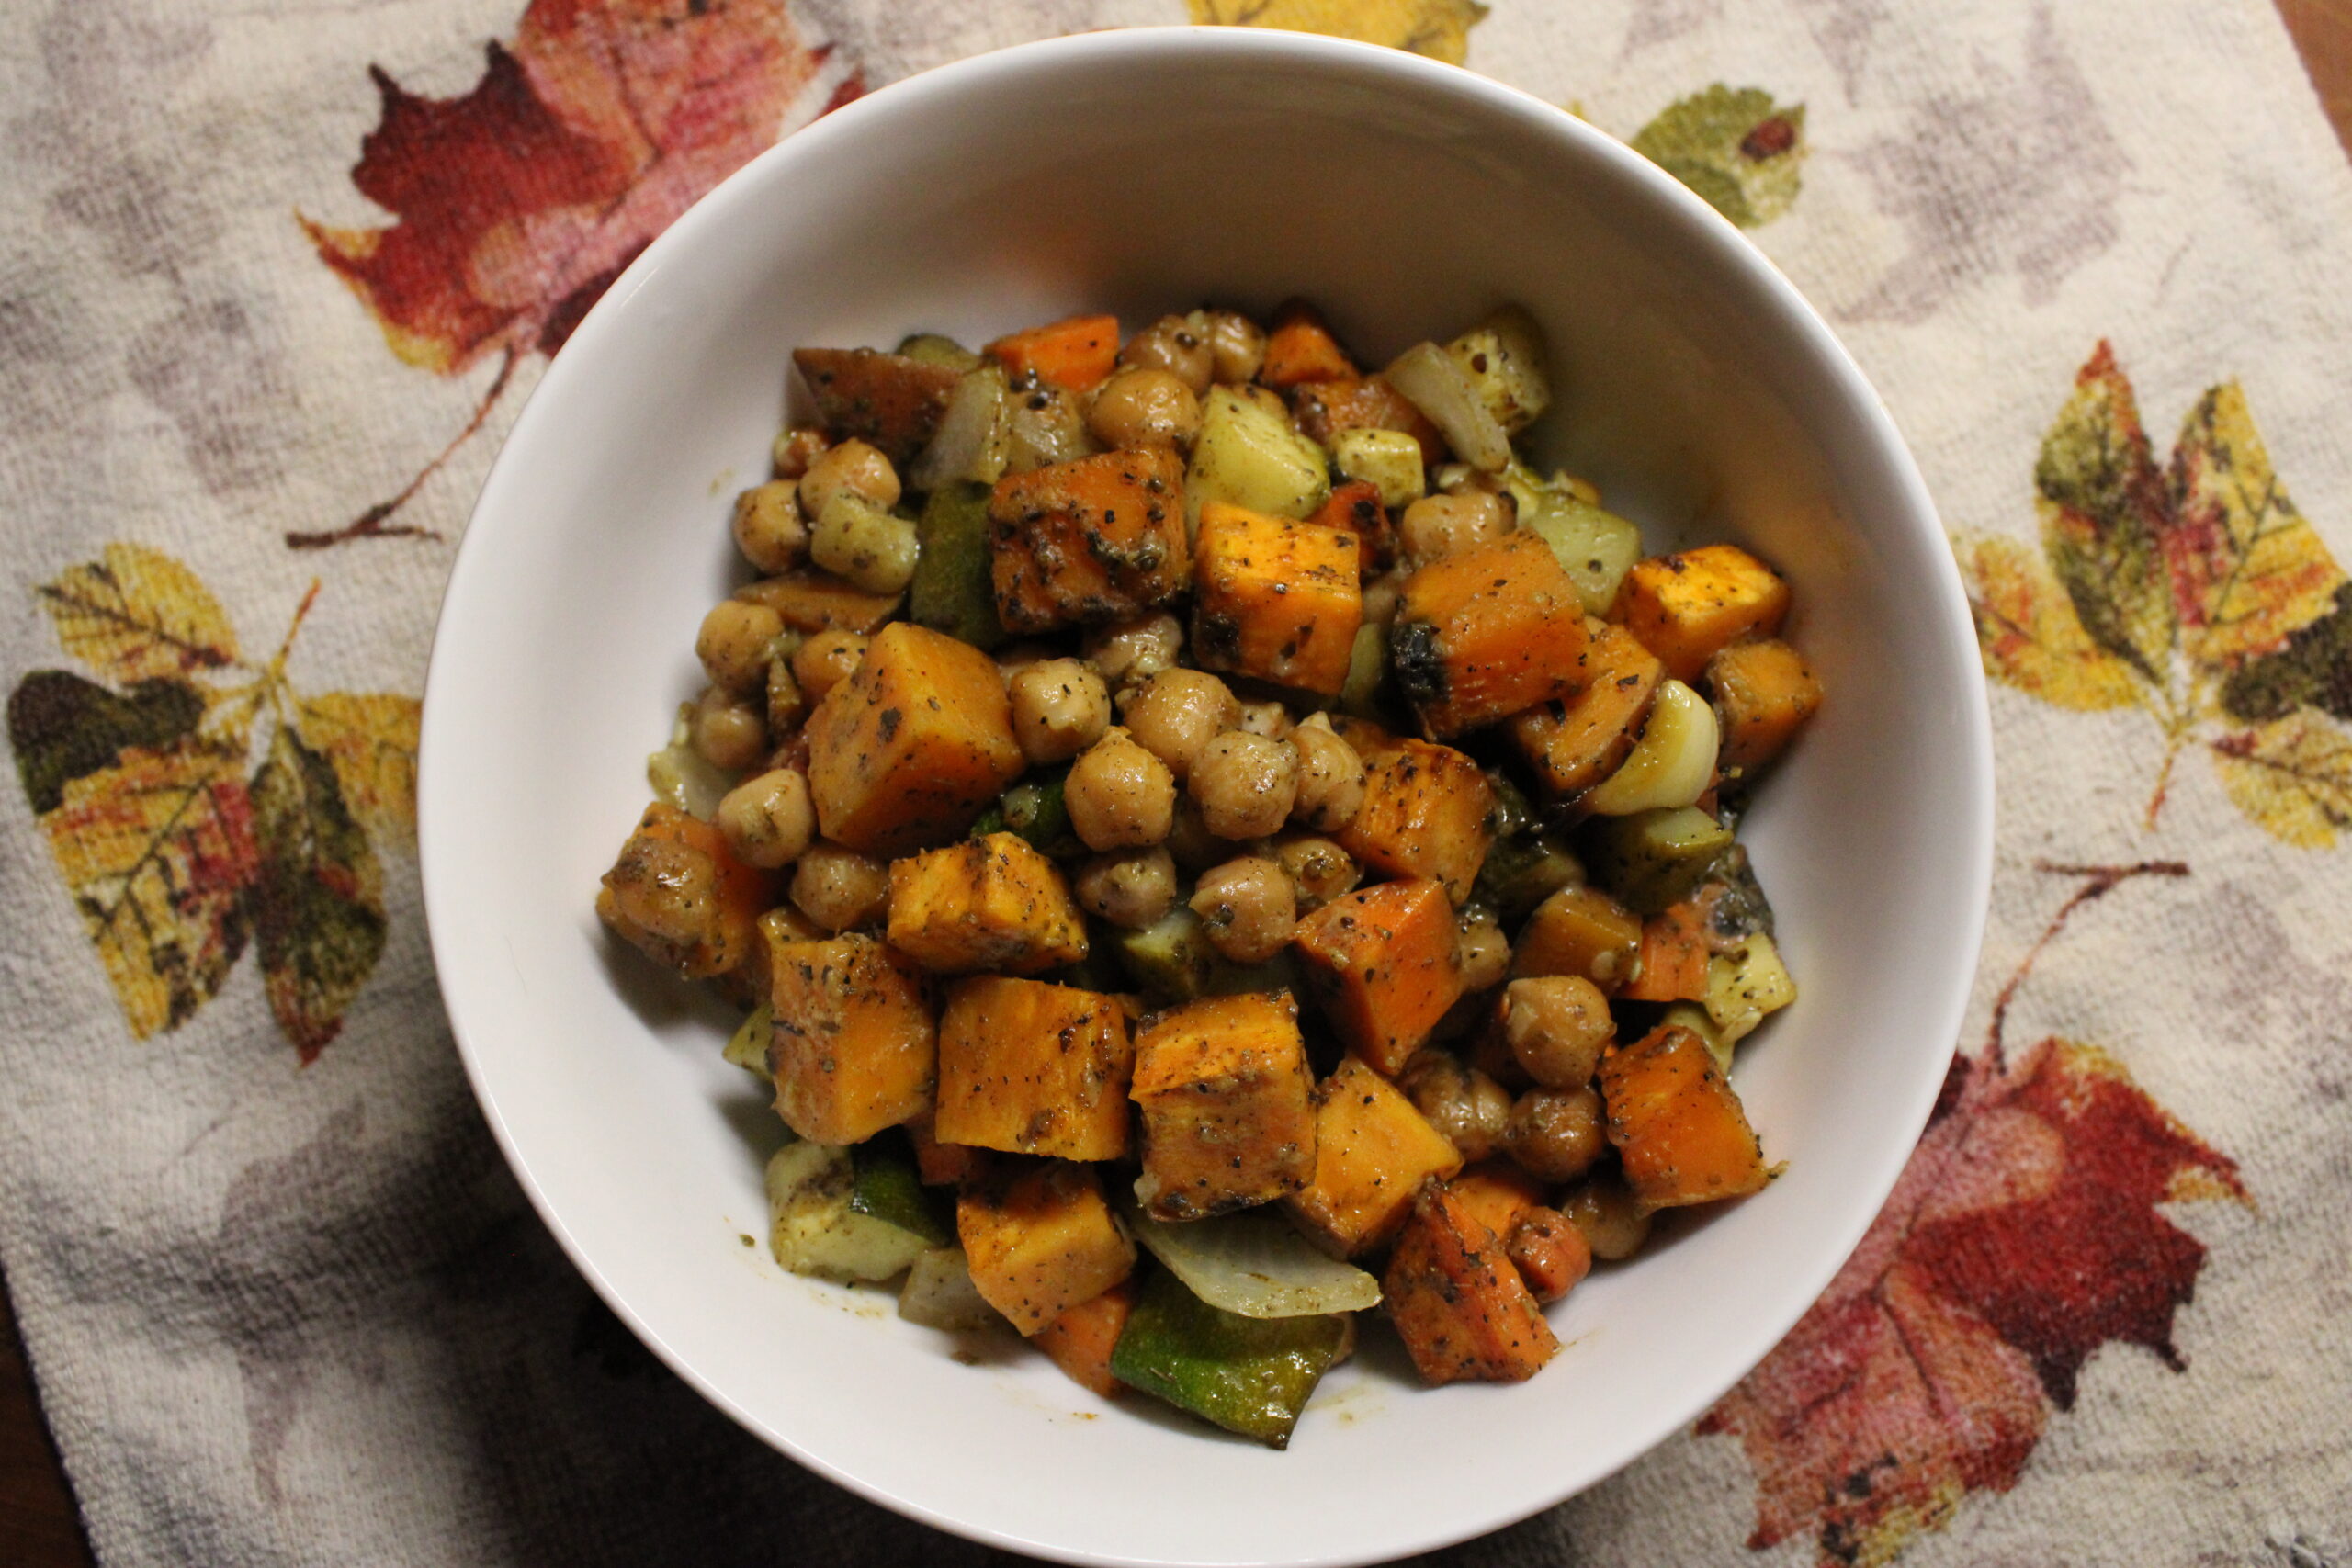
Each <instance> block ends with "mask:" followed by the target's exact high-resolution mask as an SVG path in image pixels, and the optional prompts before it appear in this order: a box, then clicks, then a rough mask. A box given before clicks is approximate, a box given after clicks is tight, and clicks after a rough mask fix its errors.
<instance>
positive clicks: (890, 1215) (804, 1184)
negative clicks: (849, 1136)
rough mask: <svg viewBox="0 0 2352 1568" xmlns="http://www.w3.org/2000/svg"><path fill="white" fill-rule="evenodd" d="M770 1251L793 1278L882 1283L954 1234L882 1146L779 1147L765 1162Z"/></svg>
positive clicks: (910, 1172) (898, 1159) (908, 1166)
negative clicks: (875, 1281) (808, 1277)
mask: <svg viewBox="0 0 2352 1568" xmlns="http://www.w3.org/2000/svg"><path fill="white" fill-rule="evenodd" d="M767 1190H768V1213H769V1217H770V1224H769V1231H768V1247H769V1250H770V1251H772V1252H773V1253H774V1254H775V1260H776V1261H777V1262H778V1263H780V1264H782V1265H783V1266H784V1267H785V1268H786V1269H790V1270H792V1272H794V1273H796V1274H809V1275H814V1276H815V1277H817V1278H818V1279H820V1280H887V1279H888V1278H889V1277H890V1276H891V1275H893V1274H896V1273H897V1272H899V1270H900V1269H904V1268H906V1267H907V1266H908V1265H909V1264H910V1263H912V1262H913V1261H914V1260H915V1259H916V1258H918V1257H920V1256H922V1254H923V1253H924V1252H926V1251H929V1250H930V1249H931V1248H933V1247H943V1246H945V1245H946V1244H948V1243H949V1242H951V1241H953V1240H954V1239H955V1233H954V1231H953V1230H951V1229H950V1228H949V1227H948V1226H947V1225H946V1224H944V1222H943V1221H942V1220H941V1219H940V1217H939V1215H938V1214H937V1213H936V1212H935V1211H933V1209H932V1207H931V1201H930V1198H929V1197H928V1195H926V1194H925V1193H924V1191H923V1190H922V1182H921V1181H919V1180H918V1179H916V1176H915V1168H914V1164H913V1162H912V1161H911V1160H910V1159H907V1158H905V1157H904V1156H901V1155H899V1154H898V1153H897V1151H895V1150H892V1149H890V1148H889V1147H888V1145H880V1146H877V1145H873V1144H861V1145H858V1146H857V1147H856V1148H854V1149H845V1148H840V1147H836V1146H835V1145H831V1144H812V1143H808V1142H805V1141H804V1142H799V1143H791V1144H786V1145H785V1146H784V1147H783V1148H781V1149H778V1150H777V1151H776V1153H775V1158H773V1159H771V1160H769V1161H768V1168H767Z"/></svg>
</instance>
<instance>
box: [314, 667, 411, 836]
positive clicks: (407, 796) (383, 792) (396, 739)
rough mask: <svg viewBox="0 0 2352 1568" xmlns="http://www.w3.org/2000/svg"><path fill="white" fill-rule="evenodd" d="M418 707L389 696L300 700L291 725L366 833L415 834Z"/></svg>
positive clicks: (338, 694)
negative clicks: (327, 767)
mask: <svg viewBox="0 0 2352 1568" xmlns="http://www.w3.org/2000/svg"><path fill="white" fill-rule="evenodd" d="M423 716H424V705H423V704H421V703H419V702H418V701H417V700H416V699H415V698H414V697H404V696H401V695H400V694H397V693H393V692H367V693H359V692H325V693H322V694H320V695H318V696H315V697H305V698H303V699H302V702H301V706H300V709H299V710H298V711H297V713H296V716H295V725H296V728H299V729H300V731H301V733H302V739H303V740H304V741H305V742H306V743H308V744H309V745H310V746H311V749H312V750H316V751H318V752H319V753H320V754H321V755H322V756H323V757H325V758H326V760H327V761H328V762H329V763H330V764H331V765H332V766H333V767H334V775H335V778H336V779H337V780H338V781H339V782H340V783H341V784H342V786H343V798H344V802H345V805H347V806H348V807H350V808H351V814H352V815H353V816H354V817H356V818H358V819H359V821H360V823H361V825H362V826H364V827H366V828H367V829H368V831H369V832H371V833H382V834H386V835H389V836H390V837H393V838H397V839H401V840H410V839H413V838H414V837H415V835H416V748H417V727H418V724H419V722H420V720H421V719H422V717H423Z"/></svg>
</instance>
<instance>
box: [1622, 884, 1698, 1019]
mask: <svg viewBox="0 0 2352 1568" xmlns="http://www.w3.org/2000/svg"><path fill="white" fill-rule="evenodd" d="M1720 897H1723V885H1722V884H1721V883H1714V884H1710V885H1709V886H1704V887H1702V888H1701V889H1699V891H1698V892H1697V893H1695V894H1693V895H1691V897H1688V898H1685V899H1683V900H1682V901H1681V902H1680V903H1679V904H1672V905H1668V907H1667V908H1665V909H1664V910H1662V911H1660V912H1659V913H1657V914H1655V915H1652V916H1651V917H1650V918H1649V919H1645V920H1644V921H1643V922H1642V946H1641V958H1640V962H1639V963H1638V964H1636V965H1635V966H1634V977H1633V978H1632V979H1631V980H1628V981H1627V982H1626V983H1625V985H1624V987H1623V989H1621V990H1620V991H1619V992H1618V993H1617V994H1618V995H1619V996H1621V997H1623V998H1625V999H1626V1000H1627V1001H1629V1002H1686V1001H1687V1002H1698V1001H1704V1000H1706V999H1707V960H1708V959H1709V958H1711V957H1713V953H1712V952H1711V951H1710V950H1709V948H1708V945H1707V918H1708V916H1709V915H1711V914H1713V911H1714V907H1715V902H1716V900H1717V899H1719V898H1720Z"/></svg>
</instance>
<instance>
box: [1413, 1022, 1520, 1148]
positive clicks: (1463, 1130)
mask: <svg viewBox="0 0 2352 1568" xmlns="http://www.w3.org/2000/svg"><path fill="white" fill-rule="evenodd" d="M1397 1088H1399V1089H1403V1090H1404V1091H1405V1094H1406V1097H1407V1098H1408V1099H1409V1100H1412V1102H1413V1106H1414V1109H1415V1110H1417V1111H1419V1112H1420V1113H1421V1114H1422V1115H1423V1116H1426V1117H1427V1118H1429V1122H1430V1126H1432V1127H1435V1128H1436V1129H1437V1130H1438V1131H1439V1132H1441V1133H1442V1134H1445V1137H1446V1141H1447V1142H1448V1143H1451V1144H1452V1145H1453V1147H1454V1152H1455V1153H1457V1154H1459V1155H1460V1156H1462V1157H1463V1159H1464V1160H1465V1161H1476V1160H1482V1159H1485V1158H1486V1157H1487V1156H1488V1155H1490V1154H1492V1153H1494V1152H1495V1145H1496V1144H1497V1143H1498V1142H1499V1141H1500V1139H1501V1138H1502V1135H1503V1124H1504V1123H1505V1122H1508V1121H1509V1120H1510V1095H1508V1094H1506V1093H1504V1092H1503V1088H1502V1085H1500V1084H1498V1083H1497V1082H1496V1081H1495V1080H1494V1079H1492V1078H1490V1077H1487V1075H1486V1074H1484V1073H1482V1072H1480V1071H1478V1070H1477V1069H1476V1067H1468V1066H1463V1064H1462V1059H1461V1058H1460V1057H1458V1056H1456V1055H1453V1052H1451V1051H1435V1050H1428V1049H1424V1050H1422V1051H1421V1052H1419V1054H1418V1055H1415V1056H1414V1057H1413V1059H1412V1060H1411V1061H1409V1062H1408V1063H1406V1064H1405V1071H1404V1075H1403V1076H1402V1077H1399V1078H1398V1079H1397Z"/></svg>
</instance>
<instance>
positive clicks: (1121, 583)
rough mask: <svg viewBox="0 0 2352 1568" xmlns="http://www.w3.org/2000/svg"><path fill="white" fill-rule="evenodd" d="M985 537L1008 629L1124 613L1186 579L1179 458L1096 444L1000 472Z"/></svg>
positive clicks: (1169, 595)
mask: <svg viewBox="0 0 2352 1568" xmlns="http://www.w3.org/2000/svg"><path fill="white" fill-rule="evenodd" d="M989 552H990V555H989V571H990V580H991V582H992V584H993V586H994V588H995V592H996V612H997V618H998V619H999V620H1001V621H1002V622H1003V623H1004V626H1005V628H1006V629H1007V630H1009V631H1012V632H1014V633H1032V632H1045V631H1051V630H1053V629H1054V628H1055V627H1057V626H1073V625H1093V624H1096V623H1099V622H1103V621H1121V620H1127V619H1131V618H1133V617H1134V616H1136V615H1141V614H1142V613H1143V612H1144V611H1146V610H1148V609H1151V608H1153V607H1154V606H1156V605H1159V604H1166V603H1167V602H1168V601H1169V600H1170V599H1173V598H1175V597H1177V596H1178V595H1179V594H1181V593H1182V592H1184V590H1185V589H1187V588H1188V587H1190V586H1191V585H1192V573H1193V556H1192V547H1191V543H1190V541H1189V539H1188V538H1187V536H1186V534H1185V525H1184V464H1183V459H1182V458H1181V457H1178V456H1177V455H1176V454H1175V453H1173V452H1170V451H1165V450H1161V449H1157V448H1155V449H1153V450H1151V451H1148V452H1104V453H1102V454H1101V455H1099V456H1096V457H1077V458H1072V459H1071V460H1070V461H1069V462H1066V463H1049V464H1047V465H1046V467H1044V468H1032V469H1030V470H1029V471H1028V472H1027V473H1022V474H1008V475H1006V476H1005V477H1004V478H1003V479H1000V480H998V481H997V486H996V491H995V493H994V494H992V495H991V496H990V497H989Z"/></svg>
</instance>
